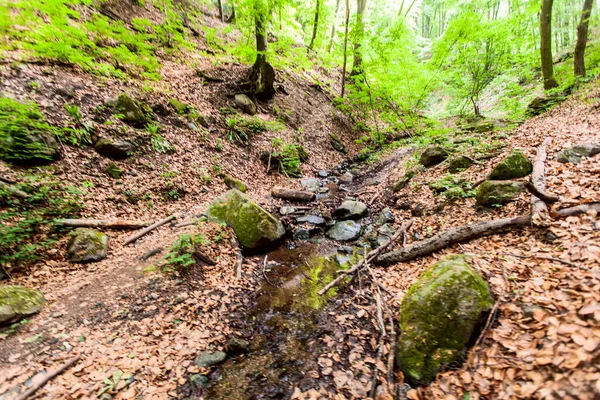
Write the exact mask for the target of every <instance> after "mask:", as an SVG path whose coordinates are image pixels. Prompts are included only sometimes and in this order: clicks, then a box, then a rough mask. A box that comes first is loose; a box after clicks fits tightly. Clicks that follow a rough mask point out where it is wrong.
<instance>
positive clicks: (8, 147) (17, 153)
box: [0, 126, 60, 166]
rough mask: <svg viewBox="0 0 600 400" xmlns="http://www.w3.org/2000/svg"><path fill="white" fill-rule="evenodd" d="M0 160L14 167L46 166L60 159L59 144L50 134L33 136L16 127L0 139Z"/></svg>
mask: <svg viewBox="0 0 600 400" xmlns="http://www.w3.org/2000/svg"><path fill="white" fill-rule="evenodd" d="M0 159H1V160H4V161H7V162H10V163H12V164H15V165H23V166H37V165H46V164H49V163H51V162H53V161H56V160H58V159H60V144H59V143H58V141H57V140H56V139H55V137H54V134H52V133H50V132H48V133H46V132H42V133H35V134H34V133H31V132H30V131H29V128H28V127H26V126H18V127H17V128H16V129H12V130H11V131H10V132H7V134H6V135H2V136H1V137H0Z"/></svg>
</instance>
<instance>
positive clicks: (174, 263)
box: [163, 234, 210, 271]
mask: <svg viewBox="0 0 600 400" xmlns="http://www.w3.org/2000/svg"><path fill="white" fill-rule="evenodd" d="M208 244H210V242H209V241H208V240H207V239H206V237H205V236H204V235H200V234H183V235H181V236H179V238H178V239H177V240H176V241H175V243H173V245H172V246H171V247H170V248H169V253H167V255H166V256H165V258H164V260H165V263H164V265H163V270H165V271H186V270H188V269H189V267H190V266H192V265H194V264H195V263H196V258H195V257H194V253H195V252H196V251H198V248H199V247H200V246H203V245H208Z"/></svg>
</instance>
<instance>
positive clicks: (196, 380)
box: [190, 374, 208, 389]
mask: <svg viewBox="0 0 600 400" xmlns="http://www.w3.org/2000/svg"><path fill="white" fill-rule="evenodd" d="M190 383H191V384H192V386H193V387H194V388H196V389H203V388H205V387H207V386H208V377H207V376H206V375H202V374H194V375H191V376H190Z"/></svg>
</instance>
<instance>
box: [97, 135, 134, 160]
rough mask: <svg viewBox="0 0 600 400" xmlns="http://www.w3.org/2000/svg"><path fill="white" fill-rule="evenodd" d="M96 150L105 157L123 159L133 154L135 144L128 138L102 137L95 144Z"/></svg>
mask: <svg viewBox="0 0 600 400" xmlns="http://www.w3.org/2000/svg"><path fill="white" fill-rule="evenodd" d="M94 150H96V152H98V153H99V154H102V155H103V156H105V157H109V158H112V159H115V160H123V159H125V158H127V157H129V156H131V153H132V152H133V151H134V150H135V146H134V145H133V143H131V142H128V141H127V140H112V139H100V140H98V141H97V142H96V144H95V145H94Z"/></svg>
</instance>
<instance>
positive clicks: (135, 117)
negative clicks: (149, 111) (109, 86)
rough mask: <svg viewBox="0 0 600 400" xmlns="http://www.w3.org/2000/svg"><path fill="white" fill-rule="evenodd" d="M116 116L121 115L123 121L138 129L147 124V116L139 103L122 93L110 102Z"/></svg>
mask: <svg viewBox="0 0 600 400" xmlns="http://www.w3.org/2000/svg"><path fill="white" fill-rule="evenodd" d="M108 105H109V106H111V107H112V108H113V110H114V112H115V113H116V114H119V115H121V120H122V121H124V122H127V123H128V124H131V125H133V126H136V127H143V126H144V124H145V123H146V120H147V118H146V115H145V114H144V111H143V110H142V107H140V105H139V104H138V102H137V101H135V100H134V99H132V98H131V97H129V96H128V95H127V94H125V93H121V94H120V95H119V97H117V98H116V99H111V100H109V101H108Z"/></svg>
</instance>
